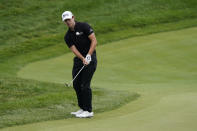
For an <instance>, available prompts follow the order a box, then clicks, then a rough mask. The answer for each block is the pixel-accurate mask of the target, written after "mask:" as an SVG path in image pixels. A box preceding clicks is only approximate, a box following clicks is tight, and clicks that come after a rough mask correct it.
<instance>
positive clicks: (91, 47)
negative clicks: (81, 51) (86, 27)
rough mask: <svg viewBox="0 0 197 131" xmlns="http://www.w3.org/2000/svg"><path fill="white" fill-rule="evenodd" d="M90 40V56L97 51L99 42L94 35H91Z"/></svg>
mask: <svg viewBox="0 0 197 131" xmlns="http://www.w3.org/2000/svg"><path fill="white" fill-rule="evenodd" d="M88 38H89V39H90V41H91V44H90V49H89V52H88V54H90V55H92V53H93V52H94V50H95V48H96V45H97V40H96V36H95V34H94V33H92V34H90V35H89V36H88Z"/></svg>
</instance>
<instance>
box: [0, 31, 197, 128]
mask: <svg viewBox="0 0 197 131" xmlns="http://www.w3.org/2000/svg"><path fill="white" fill-rule="evenodd" d="M196 38H197V28H196V27H195V28H189V29H184V30H179V31H171V32H163V33H158V34H151V35H146V36H140V37H135V38H129V39H125V40H121V41H117V42H112V43H108V44H106V45H103V46H99V47H98V48H97V53H98V60H100V62H99V63H98V68H97V71H96V74H95V77H94V79H93V85H94V86H95V87H102V88H104V89H108V90H109V91H116V92H119V91H122V90H123V91H126V92H137V93H138V94H140V97H138V99H136V100H135V101H132V102H129V103H127V104H125V105H123V106H121V107H119V108H116V109H115V110H110V111H107V112H106V111H105V112H103V113H96V114H95V116H94V117H93V118H92V119H77V118H73V119H63V120H55V121H47V122H40V123H34V124H29V125H23V126H18V127H13V128H5V129H3V131H9V130H15V131H25V130H29V131H34V130H38V131H41V130H51V131H55V130H69V131H76V130H81V131H85V130H87V127H88V129H89V130H93V131H100V130H108V131H120V130H124V131H130V130H136V131H138V130H140V131H147V130H150V131H166V130H167V131H185V130H190V131H195V130H196V128H197V125H196V121H197V111H196V108H197V101H196V99H197V88H196V86H197V81H196V79H197V68H196V67H197V61H196V56H197V54H196V49H197V45H196V43H197V39H196ZM120 45H122V46H120ZM117 47H119V48H117ZM71 56H72V55H71V53H67V54H65V55H62V56H59V57H55V58H51V59H47V60H40V61H36V62H33V63H30V64H28V65H26V66H25V67H23V68H22V69H21V70H20V71H19V72H18V76H19V77H23V78H28V79H38V78H37V77H38V76H39V80H40V81H50V82H54V83H62V81H63V80H64V79H62V78H63V77H65V78H66V79H68V80H69V78H70V75H69V73H67V72H69V71H70V70H69V69H70V68H71V66H72V63H70V61H71V60H70V58H71ZM27 57H28V56H27ZM69 63H70V64H69ZM43 65H48V66H47V67H45V68H44V66H43ZM64 65H66V66H67V67H66V69H65V68H64ZM56 67H57V69H56V70H54V68H56ZM60 71H61V73H59V72H60ZM35 72H37V73H35ZM30 74H31V75H30ZM51 75H53V76H54V77H53V79H52V77H50V76H51ZM46 76H49V77H48V78H46ZM114 95H116V94H114ZM112 96H113V94H112ZM96 98H97V99H100V98H99V97H96ZM109 98H110V100H111V101H113V98H111V96H110V97H109ZM101 99H102V100H103V101H106V100H105V97H101ZM116 102H118V101H117V99H116ZM110 103H111V102H109V103H108V104H107V105H106V106H109V105H110ZM95 105H96V106H98V105H100V104H95Z"/></svg>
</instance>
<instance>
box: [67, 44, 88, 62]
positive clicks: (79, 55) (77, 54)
mask: <svg viewBox="0 0 197 131" xmlns="http://www.w3.org/2000/svg"><path fill="white" fill-rule="evenodd" d="M70 50H71V51H72V52H73V53H74V54H75V55H76V56H77V57H78V58H80V59H81V60H82V61H83V64H85V65H88V63H87V62H86V60H85V58H84V57H83V56H82V55H81V53H80V52H79V51H78V50H77V48H76V47H75V45H72V46H71V47H70Z"/></svg>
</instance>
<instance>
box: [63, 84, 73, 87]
mask: <svg viewBox="0 0 197 131" xmlns="http://www.w3.org/2000/svg"><path fill="white" fill-rule="evenodd" d="M64 86H65V87H72V86H71V85H70V84H68V83H65V84H64Z"/></svg>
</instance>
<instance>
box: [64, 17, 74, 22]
mask: <svg viewBox="0 0 197 131" xmlns="http://www.w3.org/2000/svg"><path fill="white" fill-rule="evenodd" d="M68 19H72V17H64V18H63V21H65V20H68Z"/></svg>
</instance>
